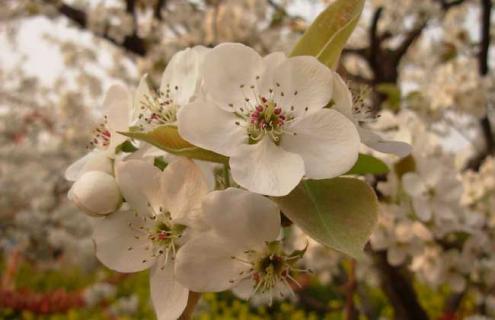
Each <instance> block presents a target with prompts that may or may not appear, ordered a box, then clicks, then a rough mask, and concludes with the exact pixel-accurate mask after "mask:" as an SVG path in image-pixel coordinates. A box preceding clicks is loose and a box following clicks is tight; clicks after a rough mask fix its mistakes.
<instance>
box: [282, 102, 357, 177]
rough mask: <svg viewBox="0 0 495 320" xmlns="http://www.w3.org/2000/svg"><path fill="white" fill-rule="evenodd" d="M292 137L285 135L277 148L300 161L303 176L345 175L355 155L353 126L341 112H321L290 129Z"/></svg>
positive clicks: (325, 110)
mask: <svg viewBox="0 0 495 320" xmlns="http://www.w3.org/2000/svg"><path fill="white" fill-rule="evenodd" d="M289 130H290V131H292V132H295V133H296V135H291V134H286V135H284V136H283V137H282V140H281V144H280V145H281V146H282V147H283V148H284V149H285V150H287V151H290V152H293V153H297V154H299V155H300V156H301V157H302V158H303V159H304V165H305V168H306V176H307V177H308V178H310V179H326V178H333V177H336V176H339V175H341V174H344V173H346V172H347V171H348V170H349V169H351V168H352V166H353V165H354V164H355V162H356V160H357V158H358V155H359V146H360V141H359V135H358V132H357V130H356V127H355V126H354V124H352V122H351V121H350V120H348V119H347V118H346V117H345V116H343V115H342V114H341V113H339V112H337V111H335V110H330V109H323V110H320V111H318V112H314V113H312V114H309V115H307V116H306V117H304V118H302V119H301V120H299V121H296V122H294V123H293V124H291V126H290V129H289Z"/></svg>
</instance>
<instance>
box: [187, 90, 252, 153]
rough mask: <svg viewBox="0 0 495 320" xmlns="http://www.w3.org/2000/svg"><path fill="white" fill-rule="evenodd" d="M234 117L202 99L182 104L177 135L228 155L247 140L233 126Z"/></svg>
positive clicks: (235, 119) (237, 127)
mask: <svg viewBox="0 0 495 320" xmlns="http://www.w3.org/2000/svg"><path fill="white" fill-rule="evenodd" d="M236 121H238V118H237V117H236V116H235V115H234V114H233V113H231V112H227V111H224V110H222V109H220V108H218V107H216V106H215V105H214V104H213V103H211V102H208V101H206V100H197V101H195V102H193V103H190V104H188V105H185V106H184V107H182V108H181V109H180V110H179V113H178V126H179V134H180V135H181V136H182V137H183V138H184V139H186V140H187V141H189V142H190V143H192V144H194V145H196V146H198V147H201V148H204V149H208V150H212V151H215V152H218V153H220V154H223V155H227V156H231V155H232V154H233V153H234V151H235V149H236V148H237V146H238V145H239V144H241V143H243V142H244V140H246V139H247V133H246V130H245V129H243V128H241V127H240V126H238V125H236Z"/></svg>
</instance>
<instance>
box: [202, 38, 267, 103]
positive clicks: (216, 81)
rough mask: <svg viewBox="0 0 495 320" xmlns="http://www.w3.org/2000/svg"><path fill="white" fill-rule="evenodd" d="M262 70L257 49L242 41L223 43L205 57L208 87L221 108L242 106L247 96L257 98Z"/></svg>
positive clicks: (205, 78)
mask: <svg viewBox="0 0 495 320" xmlns="http://www.w3.org/2000/svg"><path fill="white" fill-rule="evenodd" d="M262 73H263V60H262V58H261V57H260V55H259V54H258V53H257V52H256V51H254V50H253V49H251V48H249V47H247V46H245V45H243V44H240V43H224V44H220V45H218V46H217V47H215V48H213V49H212V50H210V51H209V52H208V53H207V55H206V57H205V61H204V64H203V78H204V88H205V91H206V92H207V93H208V95H209V96H210V97H211V98H212V99H213V100H214V101H215V102H216V103H218V105H219V106H220V107H221V108H224V109H225V110H231V109H233V108H239V107H242V106H244V105H245V104H246V100H245V99H249V100H250V101H255V99H256V94H255V91H256V86H257V77H260V76H261V75H262ZM251 86H254V89H255V90H253V89H251ZM229 105H233V106H234V107H230V106H229Z"/></svg>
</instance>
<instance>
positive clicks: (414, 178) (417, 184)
mask: <svg viewBox="0 0 495 320" xmlns="http://www.w3.org/2000/svg"><path fill="white" fill-rule="evenodd" d="M402 186H403V187H404V190H405V191H406V192H407V193H408V194H409V195H410V196H411V197H418V196H421V195H423V194H424V193H425V192H426V186H425V184H424V183H423V180H422V179H421V178H420V177H419V175H418V174H417V173H415V172H408V173H406V174H404V175H403V176H402Z"/></svg>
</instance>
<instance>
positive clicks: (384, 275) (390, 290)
mask: <svg viewBox="0 0 495 320" xmlns="http://www.w3.org/2000/svg"><path fill="white" fill-rule="evenodd" d="M373 257H374V261H375V266H376V267H377V268H378V270H380V272H379V276H380V281H381V286H382V289H383V291H384V292H385V294H386V295H387V297H388V298H389V299H390V303H391V304H392V306H393V308H394V319H396V320H428V319H429V318H428V314H427V313H426V311H425V310H424V309H423V307H422V306H421V304H420V303H419V301H418V297H417V295H416V292H415V291H414V287H413V286H412V285H411V281H410V279H409V278H408V276H406V275H405V274H404V270H402V269H401V268H398V267H394V266H392V265H390V264H389V263H388V261H387V253H386V251H380V252H375V253H374V254H373Z"/></svg>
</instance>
